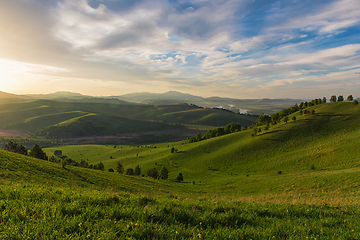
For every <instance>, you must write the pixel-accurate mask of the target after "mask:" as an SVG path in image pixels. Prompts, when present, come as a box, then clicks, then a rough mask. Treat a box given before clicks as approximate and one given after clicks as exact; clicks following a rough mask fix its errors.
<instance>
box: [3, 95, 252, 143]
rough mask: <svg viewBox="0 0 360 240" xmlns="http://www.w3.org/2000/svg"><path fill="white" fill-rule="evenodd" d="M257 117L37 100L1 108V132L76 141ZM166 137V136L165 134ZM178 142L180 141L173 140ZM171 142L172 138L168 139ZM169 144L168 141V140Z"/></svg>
mask: <svg viewBox="0 0 360 240" xmlns="http://www.w3.org/2000/svg"><path fill="white" fill-rule="evenodd" d="M255 121H256V117H253V116H247V115H239V114H235V113H232V112H229V111H224V110H220V109H203V108H199V107H197V106H193V105H187V104H178V105H166V106H152V105H122V104H115V103H81V102H60V101H51V100H37V101H32V102H24V103H18V104H2V105H0V129H10V130H11V129H14V130H21V131H23V132H27V133H29V134H31V135H32V136H35V137H46V138H49V139H51V138H57V139H59V138H75V137H94V136H106V135H112V136H113V135H116V134H127V133H147V132H149V133H153V132H166V131H170V132H171V131H179V130H184V129H186V128H187V127H185V126H184V125H186V126H190V128H191V129H187V130H185V131H184V132H183V134H184V135H181V137H182V138H185V137H186V136H188V134H192V133H194V132H193V131H194V130H193V129H200V128H204V127H201V126H205V129H206V128H212V127H213V126H223V125H226V124H228V123H230V122H236V123H238V122H240V123H241V124H243V125H251V124H253V123H254V122H255ZM164 134H165V133H164ZM172 139H178V138H172ZM168 140H170V139H168ZM165 141H166V140H165Z"/></svg>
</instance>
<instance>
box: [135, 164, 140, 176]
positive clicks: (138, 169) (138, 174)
mask: <svg viewBox="0 0 360 240" xmlns="http://www.w3.org/2000/svg"><path fill="white" fill-rule="evenodd" d="M135 175H136V176H140V175H141V168H140V166H139V165H137V166H136V167H135Z"/></svg>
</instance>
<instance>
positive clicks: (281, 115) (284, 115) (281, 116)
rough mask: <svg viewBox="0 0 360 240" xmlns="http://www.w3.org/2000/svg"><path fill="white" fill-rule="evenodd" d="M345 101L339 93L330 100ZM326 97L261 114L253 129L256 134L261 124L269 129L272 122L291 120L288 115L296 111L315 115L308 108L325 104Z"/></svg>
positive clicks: (351, 99)
mask: <svg viewBox="0 0 360 240" xmlns="http://www.w3.org/2000/svg"><path fill="white" fill-rule="evenodd" d="M353 100H354V98H353V96H352V95H349V96H348V97H347V101H348V102H352V101H353ZM336 101H337V102H343V101H344V97H343V96H342V95H339V96H338V97H336V95H332V96H331V98H330V102H336ZM326 102H327V100H326V97H323V98H316V99H313V100H311V101H309V102H307V101H306V102H301V103H300V104H299V105H298V104H297V103H296V104H295V105H294V106H292V107H289V108H284V109H282V110H281V111H280V112H277V113H274V114H271V115H267V114H264V115H261V116H259V118H258V120H257V121H256V123H255V124H254V125H253V126H252V128H253V130H254V134H253V136H254V135H256V134H257V133H261V131H262V130H261V127H260V126H264V130H268V129H269V128H270V124H271V125H276V124H277V123H278V122H280V121H281V120H282V121H283V122H284V123H287V122H288V121H289V117H288V115H290V114H292V113H295V112H299V115H314V114H315V110H314V109H312V110H307V109H306V108H308V107H311V106H315V105H318V104H323V103H326ZM354 104H358V101H357V100H354ZM292 120H293V121H295V120H296V117H295V116H293V117H292Z"/></svg>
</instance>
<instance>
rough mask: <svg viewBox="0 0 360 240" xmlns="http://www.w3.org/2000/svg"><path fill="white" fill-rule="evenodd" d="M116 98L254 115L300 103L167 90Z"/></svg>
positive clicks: (272, 111) (287, 100)
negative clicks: (183, 104)
mask: <svg viewBox="0 0 360 240" xmlns="http://www.w3.org/2000/svg"><path fill="white" fill-rule="evenodd" d="M113 97H116V98H118V99H121V100H124V101H128V102H134V103H141V104H148V105H173V104H179V103H192V104H196V105H198V106H201V107H207V108H224V109H228V110H231V111H233V112H236V113H238V112H241V113H251V114H255V115H262V114H272V113H275V112H278V111H280V110H282V109H283V108H288V107H290V106H293V105H294V104H295V103H298V104H299V103H300V102H302V101H304V100H300V99H267V98H264V99H235V98H222V97H215V96H214V97H209V98H203V97H199V96H194V95H191V94H187V93H181V92H177V91H169V92H165V93H149V92H140V93H129V94H124V95H120V96H113Z"/></svg>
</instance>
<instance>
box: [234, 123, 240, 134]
mask: <svg viewBox="0 0 360 240" xmlns="http://www.w3.org/2000/svg"><path fill="white" fill-rule="evenodd" d="M235 131H236V132H240V131H241V124H240V123H237V124H235Z"/></svg>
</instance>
